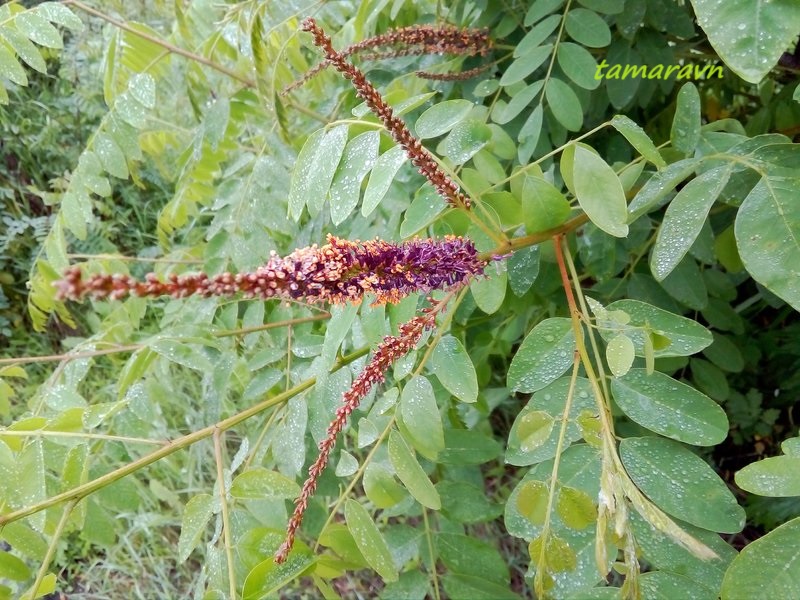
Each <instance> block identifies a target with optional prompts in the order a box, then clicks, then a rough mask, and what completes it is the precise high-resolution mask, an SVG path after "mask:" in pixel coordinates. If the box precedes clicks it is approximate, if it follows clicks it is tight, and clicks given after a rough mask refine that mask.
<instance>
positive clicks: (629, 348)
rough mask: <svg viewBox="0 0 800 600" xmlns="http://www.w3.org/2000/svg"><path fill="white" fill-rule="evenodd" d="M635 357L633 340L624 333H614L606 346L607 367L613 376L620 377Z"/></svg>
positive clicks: (628, 368)
mask: <svg viewBox="0 0 800 600" xmlns="http://www.w3.org/2000/svg"><path fill="white" fill-rule="evenodd" d="M634 358H636V349H635V347H634V345H633V341H632V340H631V338H629V337H628V336H627V335H625V334H624V333H620V334H618V335H615V336H614V337H613V338H611V340H610V341H609V342H608V346H607V347H606V360H607V361H608V368H609V369H611V373H612V374H613V375H614V377H622V376H623V375H625V373H627V372H628V371H629V370H630V368H631V366H632V365H633V359H634Z"/></svg>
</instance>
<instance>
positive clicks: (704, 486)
mask: <svg viewBox="0 0 800 600" xmlns="http://www.w3.org/2000/svg"><path fill="white" fill-rule="evenodd" d="M619 453H620V457H621V458H622V462H623V464H624V465H625V469H626V470H627V471H628V474H629V475H630V476H631V479H633V481H634V483H635V484H636V486H637V487H638V488H639V489H640V490H642V492H644V493H645V494H646V495H647V496H648V497H649V498H650V500H652V501H653V502H654V503H655V504H656V505H658V506H659V507H660V508H661V509H662V510H664V512H666V513H668V514H670V515H672V516H673V517H676V518H678V519H681V520H683V521H686V522H687V523H691V524H692V525H697V526H698V527H701V528H703V529H708V530H709V531H717V532H719V533H737V532H739V531H741V530H742V527H744V523H745V513H744V509H743V508H742V507H741V506H739V505H738V504H737V502H736V498H735V497H734V496H733V494H732V493H731V491H730V490H729V489H728V486H727V485H725V482H724V481H722V479H720V477H719V475H717V474H716V473H715V472H714V470H713V469H712V468H711V467H710V466H708V464H707V463H706V462H705V461H704V460H703V459H702V458H700V457H699V456H697V455H696V454H694V453H692V452H690V451H689V450H687V449H686V448H685V447H683V446H681V445H680V444H678V443H677V442H673V441H671V440H666V439H664V438H655V437H643V438H628V439H625V440H622V442H620V445H619Z"/></svg>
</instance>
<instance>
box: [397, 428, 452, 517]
mask: <svg viewBox="0 0 800 600" xmlns="http://www.w3.org/2000/svg"><path fill="white" fill-rule="evenodd" d="M389 460H391V461H392V466H393V467H394V470H395V472H396V473H397V476H398V477H399V478H400V481H402V482H403V485H405V486H406V488H407V489H408V491H409V492H410V493H411V495H412V496H414V499H415V500H417V502H419V503H420V504H422V505H423V506H426V507H428V508H431V509H433V510H439V509H440V508H441V507H442V501H441V499H440V498H439V492H437V491H436V488H435V487H433V484H432V483H431V480H430V479H428V476H427V475H426V474H425V471H423V470H422V467H421V466H420V464H419V462H418V461H417V457H416V456H414V452H413V450H411V449H410V448H409V447H408V445H407V444H406V442H405V440H404V439H403V436H402V435H401V434H400V433H399V432H397V431H394V430H392V431H391V432H390V433H389Z"/></svg>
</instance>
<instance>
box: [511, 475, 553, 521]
mask: <svg viewBox="0 0 800 600" xmlns="http://www.w3.org/2000/svg"><path fill="white" fill-rule="evenodd" d="M548 495H549V494H548V487H547V484H546V483H545V482H544V481H536V480H528V481H526V482H525V483H523V484H522V485H521V486H520V487H519V489H518V491H517V510H518V511H519V514H521V515H522V516H524V517H525V518H526V519H528V520H529V521H530V522H531V523H533V524H534V525H544V521H545V519H546V518H547V498H548Z"/></svg>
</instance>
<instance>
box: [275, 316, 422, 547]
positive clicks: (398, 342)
mask: <svg viewBox="0 0 800 600" xmlns="http://www.w3.org/2000/svg"><path fill="white" fill-rule="evenodd" d="M434 317H435V312H434V311H433V310H431V309H427V310H425V311H424V314H423V315H420V316H416V317H414V318H413V319H411V320H410V321H408V322H407V323H404V324H403V325H401V326H400V332H399V335H397V336H386V337H385V338H383V342H381V344H380V345H379V346H378V349H377V350H376V351H375V353H374V354H373V355H372V358H371V359H370V361H369V363H367V366H366V367H365V368H364V370H363V371H361V373H359V375H358V377H356V379H355V381H353V385H352V386H351V387H350V389H349V390H347V391H346V392H345V393H344V396H343V398H342V400H343V402H342V405H341V406H340V407H339V408H338V409H337V410H336V417H335V418H334V420H333V421H332V422H331V424H330V425H329V426H328V432H327V435H326V436H325V439H323V440H322V441H321V442H320V443H319V446H318V448H319V456H317V459H316V460H315V461H314V464H312V465H311V467H309V469H308V478H307V479H306V481H305V483H304V484H303V488H302V490H301V492H300V496H299V497H298V498H297V500H296V501H295V507H294V512H293V513H292V516H291V518H290V519H289V524H288V526H287V528H286V539H285V540H284V542H283V544H281V546H280V548H279V549H278V551H277V552H276V553H275V562H277V563H282V562H283V561H285V560H286V557H287V556H288V555H289V552H290V551H291V549H292V546H293V545H294V538H295V535H296V534H297V530H298V528H299V527H300V524H301V523H302V522H303V515H304V514H305V512H306V509H307V508H308V501H309V500H310V499H311V497H312V496H313V495H314V492H315V491H316V489H317V482H318V481H319V477H320V475H322V473H323V471H324V470H325V467H326V466H327V464H328V459H329V458H330V454H331V451H332V450H333V447H334V446H335V445H336V437H337V436H338V435H339V433H340V432H341V431H342V429H343V428H344V426H345V424H346V423H347V418H348V417H349V416H350V414H351V413H352V412H353V411H354V410H355V409H356V408H358V405H359V404H360V402H361V400H362V399H363V398H364V396H366V395H367V394H368V393H369V391H370V390H371V389H372V386H373V385H375V384H376V383H382V382H383V381H384V373H385V372H386V370H387V369H388V368H389V367H390V366H391V364H392V363H393V362H394V361H396V360H397V359H399V358H401V357H403V356H405V355H406V354H407V353H408V352H410V351H411V350H412V349H413V348H414V346H416V345H417V342H419V339H420V337H422V332H423V331H425V329H428V328H431V327H433V325H434Z"/></svg>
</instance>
